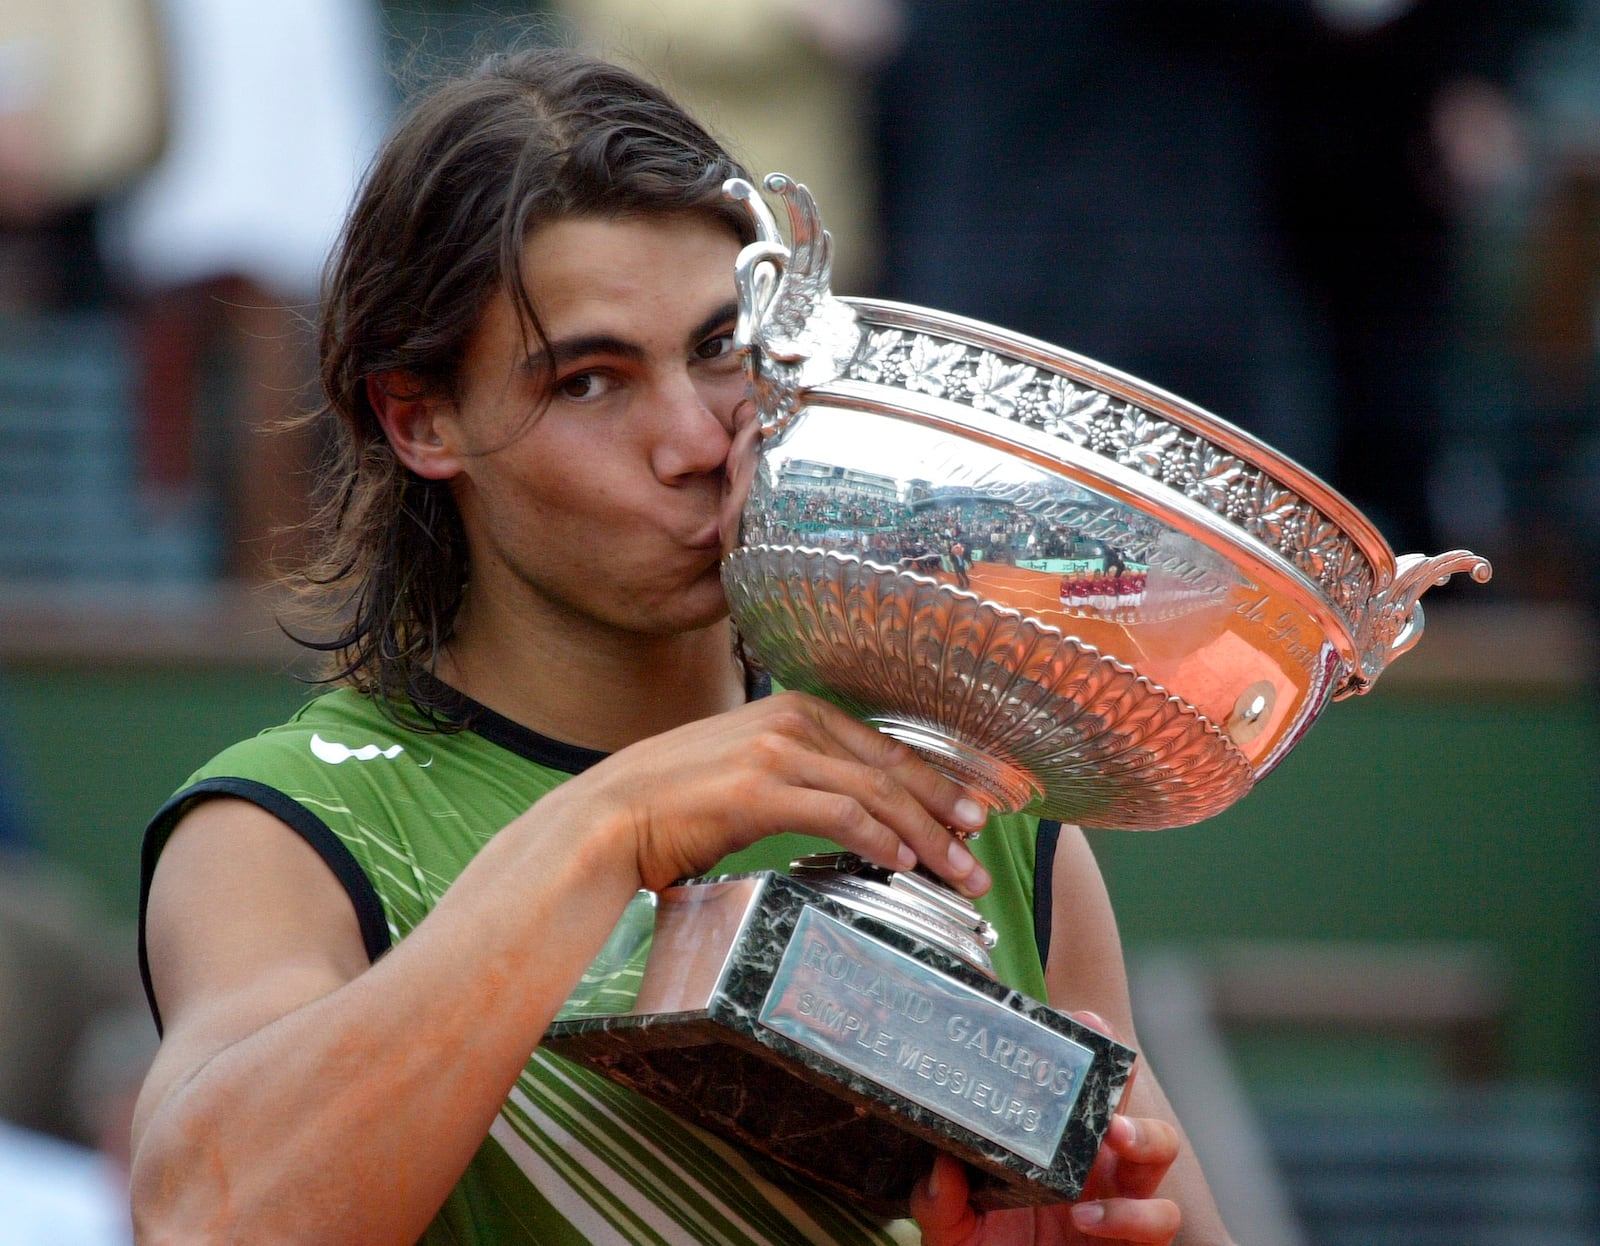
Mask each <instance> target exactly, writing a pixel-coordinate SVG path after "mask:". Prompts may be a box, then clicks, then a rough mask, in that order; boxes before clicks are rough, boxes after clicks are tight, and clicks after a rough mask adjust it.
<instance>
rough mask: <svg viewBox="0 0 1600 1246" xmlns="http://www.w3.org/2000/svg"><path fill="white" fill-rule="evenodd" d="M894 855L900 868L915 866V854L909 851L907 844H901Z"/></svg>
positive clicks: (911, 868)
mask: <svg viewBox="0 0 1600 1246" xmlns="http://www.w3.org/2000/svg"><path fill="white" fill-rule="evenodd" d="M894 857H895V861H896V862H897V863H898V864H899V866H900V868H901V869H902V870H914V869H916V868H917V854H916V853H914V852H912V851H911V847H910V845H909V844H901V845H900V847H899V850H898V851H896V852H895V854H894Z"/></svg>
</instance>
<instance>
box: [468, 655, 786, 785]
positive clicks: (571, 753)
mask: <svg viewBox="0 0 1600 1246" xmlns="http://www.w3.org/2000/svg"><path fill="white" fill-rule="evenodd" d="M771 695H772V678H771V676H769V675H767V674H766V673H765V672H763V671H755V670H751V669H749V668H746V671H745V697H746V699H747V700H750V701H759V700H761V698H763V697H766V696H771ZM455 701H456V705H455V707H454V710H453V712H451V713H450V714H449V715H448V717H449V719H450V721H451V722H453V723H455V724H456V725H457V726H459V727H462V728H464V729H465V730H467V731H471V732H474V733H476V734H477V735H481V736H482V737H483V738H484V739H485V740H488V741H489V743H491V744H498V745H499V746H500V747H501V748H503V749H506V750H507V751H509V752H512V753H515V754H516V755H517V756H518V757H522V758H525V759H527V760H528V761H532V762H538V763H539V765H541V766H548V767H549V768H550V769H552V770H560V771H562V772H563V773H565V774H572V775H578V774H582V773H583V772H584V771H585V770H587V769H589V767H590V766H597V765H599V764H600V763H601V762H603V761H604V760H605V759H606V758H607V757H609V756H610V755H611V754H609V753H606V752H602V751H601V750H600V749H593V748H585V747H583V746H582V745H579V744H568V743H566V742H565V741H564V740H557V739H554V738H553V737H551V736H547V735H542V734H541V733H539V732H537V731H535V730H533V729H532V728H531V727H524V726H523V725H522V724H521V723H519V722H515V721H513V720H512V719H510V718H507V717H506V716H505V715H504V714H497V713H496V712H495V711H494V710H492V709H490V708H489V707H488V706H487V705H484V704H483V703H482V702H480V701H474V700H473V699H472V698H471V697H469V696H467V695H466V694H465V693H462V692H457V693H456V694H455Z"/></svg>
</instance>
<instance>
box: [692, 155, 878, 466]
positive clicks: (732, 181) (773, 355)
mask: <svg viewBox="0 0 1600 1246" xmlns="http://www.w3.org/2000/svg"><path fill="white" fill-rule="evenodd" d="M763 184H764V185H765V186H766V188H767V190H769V191H771V192H772V193H773V194H775V195H777V196H778V198H779V199H780V200H781V202H782V203H783V205H784V207H785V209H786V210H787V213H788V217H789V241H788V242H787V243H786V242H785V241H784V238H783V235H782V233H781V232H780V230H779V228H778V222H777V219H776V218H775V217H774V216H773V214H772V211H771V209H770V208H769V207H768V206H767V204H766V201H765V199H764V198H763V197H762V195H761V193H760V192H759V191H758V190H757V189H756V188H755V186H754V185H753V184H752V183H750V182H749V181H747V180H746V179H744V178H742V177H735V178H729V179H728V180H727V181H726V182H724V183H723V187H722V189H723V193H724V194H726V195H727V196H728V198H730V199H732V200H733V201H734V202H736V203H740V204H743V205H744V207H745V209H746V211H748V212H749V214H750V217H751V219H752V221H753V222H754V224H755V229H756V237H755V241H753V242H751V243H749V244H748V245H747V246H745V248H744V249H743V250H742V251H740V252H739V258H738V260H737V262H736V265H735V268H734V280H735V283H736V285H737V289H738V294H739V320H738V324H737V326H736V327H735V330H734V342H735V345H736V346H737V347H738V349H740V350H741V351H744V352H746V353H747V355H748V357H749V360H750V365H751V366H750V372H751V382H752V396H753V397H754V399H755V404H756V410H757V412H758V414H759V417H760V420H761V427H762V432H763V433H764V434H767V435H771V434H773V433H777V432H780V431H781V430H782V429H783V428H785V427H786V426H787V425H788V423H789V421H790V419H791V418H792V417H793V415H794V413H795V412H796V411H797V410H798V409H799V407H800V405H801V395H802V394H803V393H804V391H806V390H807V389H810V388H813V387H815V386H818V385H825V384H827V383H828V382H829V381H832V380H835V379H837V378H838V377H840V376H842V375H843V374H844V373H845V371H846V370H847V369H848V368H849V367H850V365H851V363H852V362H853V361H854V360H855V357H856V355H857V353H858V352H859V351H860V349H861V344H862V340H863V338H864V337H865V333H864V331H863V329H862V326H861V323H860V320H859V318H858V317H857V315H856V313H855V311H854V310H853V309H852V308H851V307H850V306H849V305H848V304H846V303H844V302H843V301H842V300H840V299H837V298H835V297H834V295H833V290H832V288H831V286H830V284H829V283H830V281H831V279H832V274H833V237H832V235H830V234H829V233H828V231H827V230H825V229H823V228H822V218H821V215H820V214H819V213H818V211H817V203H816V200H815V199H813V198H812V196H811V192H810V191H809V190H807V189H806V188H805V186H804V185H802V184H801V183H799V182H796V181H794V180H792V179H791V178H789V177H787V176H785V175H784V174H782V173H771V174H768V175H767V177H766V179H765V181H764V183H763Z"/></svg>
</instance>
